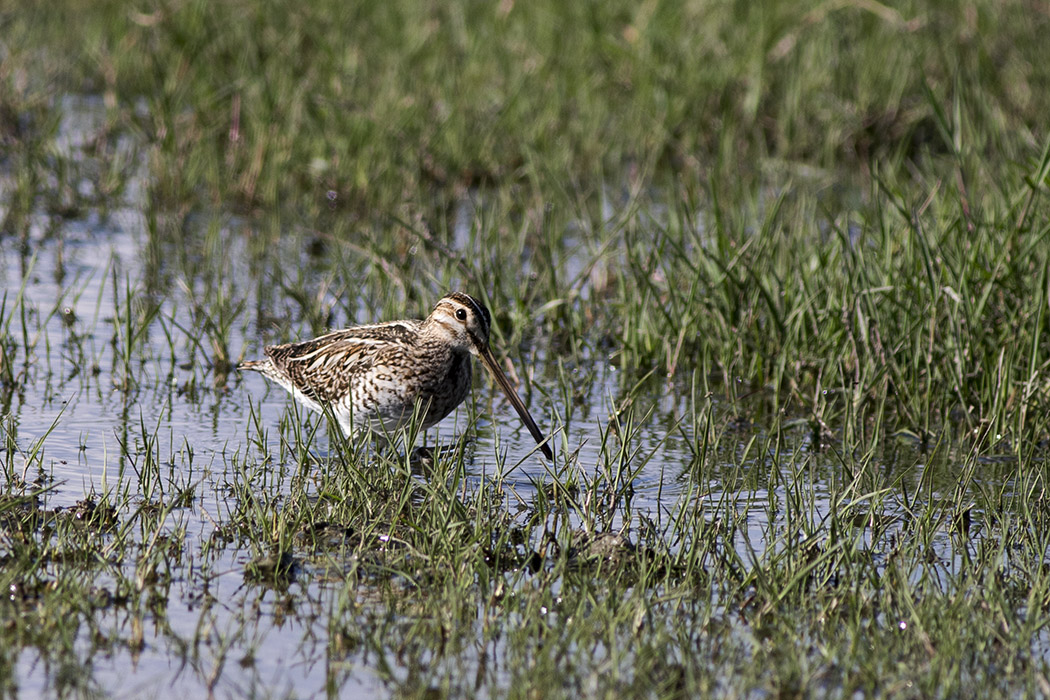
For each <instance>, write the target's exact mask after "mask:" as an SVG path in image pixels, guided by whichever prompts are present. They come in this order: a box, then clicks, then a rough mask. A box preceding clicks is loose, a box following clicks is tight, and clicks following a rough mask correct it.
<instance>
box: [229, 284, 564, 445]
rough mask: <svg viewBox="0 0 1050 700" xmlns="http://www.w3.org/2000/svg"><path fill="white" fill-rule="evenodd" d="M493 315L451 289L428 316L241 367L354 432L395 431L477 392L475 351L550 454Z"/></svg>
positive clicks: (436, 416)
mask: <svg viewBox="0 0 1050 700" xmlns="http://www.w3.org/2000/svg"><path fill="white" fill-rule="evenodd" d="M491 329H492V315H491V314H490V313H489V310H488V309H487V308H486V307H485V305H484V304H482V303H481V302H480V301H478V300H477V299H476V298H474V297H472V296H470V295H469V294H465V293H463V292H452V293H451V294H446V295H445V296H443V297H442V298H441V299H439V300H438V302H437V304H435V305H434V309H433V311H431V312H430V315H429V316H427V317H426V318H425V319H423V320H418V319H406V320H400V321H387V322H385V323H376V324H372V325H363V326H353V327H350V328H345V329H342V330H337V331H332V332H329V333H326V334H325V335H322V336H319V337H317V338H314V339H313V340H306V341H302V342H297V343H287V344H284V345H273V346H270V347H267V348H265V349H264V353H265V355H266V359H263V360H250V361H247V362H242V363H240V364H239V365H238V366H237V369H238V370H242V371H243V370H248V371H255V372H260V373H261V374H262V375H263V376H264V377H265V378H266V379H268V380H270V381H272V382H275V383H276V384H278V385H280V386H281V387H283V388H284V389H285V390H287V391H288V392H289V393H291V394H292V396H293V397H294V398H295V399H296V400H297V401H298V402H299V403H301V404H302V405H303V406H305V407H307V408H308V409H310V410H312V411H316V412H318V413H322V414H323V413H324V412H325V408H326V407H327V408H328V409H329V410H330V411H331V412H332V415H333V416H334V417H335V419H336V421H337V422H338V424H339V427H340V428H341V429H342V431H343V434H344V435H346V436H347V437H348V438H350V437H353V436H354V435H356V434H358V433H361V432H367V431H371V432H373V433H379V434H385V435H387V436H389V435H393V434H394V432H395V431H397V430H398V429H399V428H401V427H403V426H405V425H406V424H407V423H409V422H410V421H411V420H412V417H413V415H415V414H416V407H417V405H418V406H419V413H418V415H419V417H420V427H421V428H422V429H423V430H426V429H428V428H430V427H431V426H433V425H435V424H437V423H438V422H440V421H441V420H443V419H444V418H445V417H446V416H448V415H449V414H450V413H452V411H453V410H454V409H455V408H456V406H458V405H459V404H461V403H462V402H463V400H464V399H465V398H466V397H467V394H468V393H469V392H470V383H471V376H472V374H471V361H470V356H471V355H474V356H475V357H477V358H479V359H480V360H481V363H482V364H483V365H484V366H485V368H486V369H488V371H489V373H490V374H491V375H492V377H493V379H495V380H496V383H497V384H498V385H499V387H500V389H502V390H503V393H504V394H506V396H507V399H508V400H509V401H510V404H511V406H513V407H514V410H515V411H517V413H518V416H519V417H520V418H521V420H522V422H523V423H524V424H525V427H526V428H528V430H529V432H530V433H531V434H532V437H533V439H535V440H536V443H537V444H538V445H539V447H540V450H542V452H543V454H544V456H545V457H546V458H547V459H548V460H550V461H552V462H553V461H554V452H553V451H552V449H551V446H550V441H549V439H548V438H546V437H544V435H543V433H541V432H540V429H539V426H537V425H536V421H534V420H533V419H532V416H531V415H530V414H529V411H528V409H527V408H526V407H525V404H524V403H523V402H522V400H521V398H520V397H519V396H518V394H517V392H516V391H515V390H514V387H513V386H512V385H511V383H510V380H509V379H508V378H507V375H506V374H504V373H503V370H501V369H500V367H499V364H498V363H497V362H496V359H495V358H494V357H493V356H492V351H491V350H490V348H489V335H490V332H491Z"/></svg>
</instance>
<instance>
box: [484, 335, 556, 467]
mask: <svg viewBox="0 0 1050 700" xmlns="http://www.w3.org/2000/svg"><path fill="white" fill-rule="evenodd" d="M478 355H479V356H480V357H481V361H482V362H483V363H484V364H485V367H487V368H488V370H489V372H490V373H491V374H492V376H493V377H494V378H495V380H496V383H497V384H499V387H500V389H503V393H504V394H506V395H507V399H509V400H510V403H511V405H512V406H514V410H515V411H517V412H518V416H519V417H520V418H521V422H522V423H524V424H525V427H526V428H528V429H529V432H530V433H532V437H533V439H535V440H536V444H538V445H539V446H540V449H541V450H542V451H543V455H544V456H545V457H546V458H547V459H549V460H550V461H551V462H553V461H554V452H553V451H552V450H551V448H550V445H549V444H548V443H549V441H550V440H549V438H546V437H544V436H543V433H541V432H540V428H539V426H537V425H536V421H534V420H532V416H530V415H529V409H527V408H525V404H524V403H522V401H521V399H520V398H519V397H518V392H516V391H514V387H513V386H511V384H510V380H509V379H507V375H505V374H504V373H503V370H501V369H500V368H499V365H497V364H496V360H495V359H494V358H493V357H492V353H491V352H489V349H488V348H487V347H485V346H484V345H479V347H478Z"/></svg>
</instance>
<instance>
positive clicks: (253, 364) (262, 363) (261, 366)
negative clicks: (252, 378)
mask: <svg viewBox="0 0 1050 700" xmlns="http://www.w3.org/2000/svg"><path fill="white" fill-rule="evenodd" d="M268 364H270V361H269V360H248V361H247V362H242V363H240V364H239V365H237V369H238V371H241V372H243V371H244V370H251V371H253V372H262V371H265V369H266V366H267V365H268Z"/></svg>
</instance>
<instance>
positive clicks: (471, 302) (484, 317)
mask: <svg viewBox="0 0 1050 700" xmlns="http://www.w3.org/2000/svg"><path fill="white" fill-rule="evenodd" d="M445 298H446V299H452V300H453V301H455V302H457V303H460V304H462V305H463V306H466V307H468V308H470V309H473V310H474V315H475V316H477V317H478V318H479V319H481V321H482V326H484V328H485V338H486V339H487V338H488V337H489V333H490V331H491V330H492V314H490V313H489V310H488V309H486V308H485V305H484V304H482V303H481V302H480V301H478V300H477V299H475V298H474V297H472V296H470V295H469V294H464V293H463V292H452V293H451V294H446V295H445Z"/></svg>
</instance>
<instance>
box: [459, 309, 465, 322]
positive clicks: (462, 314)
mask: <svg viewBox="0 0 1050 700" xmlns="http://www.w3.org/2000/svg"><path fill="white" fill-rule="evenodd" d="M456 318H458V319H459V320H460V321H466V320H467V310H466V309H456Z"/></svg>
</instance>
